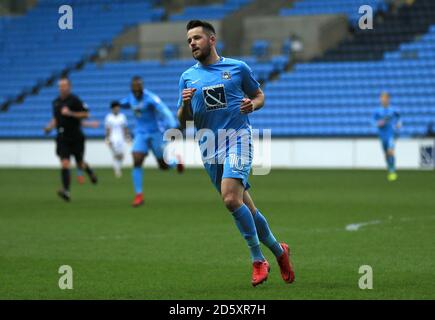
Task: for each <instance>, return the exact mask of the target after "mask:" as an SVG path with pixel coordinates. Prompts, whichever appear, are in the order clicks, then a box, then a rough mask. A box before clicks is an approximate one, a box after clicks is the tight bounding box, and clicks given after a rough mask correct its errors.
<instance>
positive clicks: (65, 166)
mask: <svg viewBox="0 0 435 320" xmlns="http://www.w3.org/2000/svg"><path fill="white" fill-rule="evenodd" d="M61 166H62V169H69V166H70V163H69V160H68V159H63V160H62V161H61Z"/></svg>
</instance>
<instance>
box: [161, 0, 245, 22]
mask: <svg viewBox="0 0 435 320" xmlns="http://www.w3.org/2000/svg"><path fill="white" fill-rule="evenodd" d="M250 2H251V0H226V1H225V2H223V3H218V4H212V5H198V6H187V7H185V8H184V10H183V12H181V13H177V14H173V15H171V16H170V17H169V21H189V20H192V19H201V20H220V19H222V18H224V17H225V16H227V15H228V14H231V13H233V12H234V11H237V10H238V9H240V8H241V7H242V6H244V5H246V4H248V3H250Z"/></svg>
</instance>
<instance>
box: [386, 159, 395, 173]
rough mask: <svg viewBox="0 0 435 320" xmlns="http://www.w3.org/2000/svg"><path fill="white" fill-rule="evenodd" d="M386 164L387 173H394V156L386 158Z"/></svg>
mask: <svg viewBox="0 0 435 320" xmlns="http://www.w3.org/2000/svg"><path fill="white" fill-rule="evenodd" d="M387 163H388V171H389V172H395V171H396V166H395V158H394V156H387Z"/></svg>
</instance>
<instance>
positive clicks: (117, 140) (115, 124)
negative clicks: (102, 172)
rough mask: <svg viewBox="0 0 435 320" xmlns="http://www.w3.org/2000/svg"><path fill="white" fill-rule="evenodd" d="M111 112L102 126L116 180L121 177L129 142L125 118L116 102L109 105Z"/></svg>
mask: <svg viewBox="0 0 435 320" xmlns="http://www.w3.org/2000/svg"><path fill="white" fill-rule="evenodd" d="M110 107H111V109H112V112H111V113H109V114H108V115H107V116H106V118H105V120H104V124H105V127H106V143H107V144H108V146H109V148H110V150H111V151H112V154H113V169H114V171H115V176H116V177H117V178H119V177H121V176H122V171H121V167H122V160H123V159H124V148H125V144H126V142H127V141H129V140H130V134H129V132H128V122H127V117H126V116H125V115H124V114H123V113H121V112H120V111H121V105H120V103H119V102H118V101H113V102H112V103H111V106H110Z"/></svg>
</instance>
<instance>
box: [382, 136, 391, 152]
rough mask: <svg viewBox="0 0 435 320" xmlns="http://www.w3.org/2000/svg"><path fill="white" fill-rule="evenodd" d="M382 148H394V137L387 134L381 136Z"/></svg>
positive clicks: (385, 149)
mask: <svg viewBox="0 0 435 320" xmlns="http://www.w3.org/2000/svg"><path fill="white" fill-rule="evenodd" d="M381 143H382V149H383V150H384V151H385V152H387V151H388V150H390V149H394V137H393V136H387V137H381Z"/></svg>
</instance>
